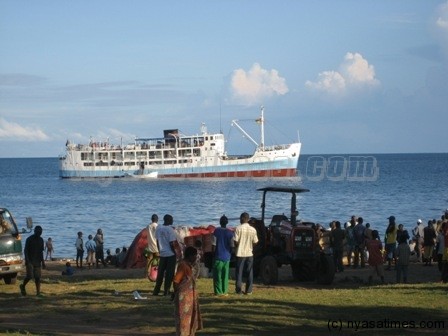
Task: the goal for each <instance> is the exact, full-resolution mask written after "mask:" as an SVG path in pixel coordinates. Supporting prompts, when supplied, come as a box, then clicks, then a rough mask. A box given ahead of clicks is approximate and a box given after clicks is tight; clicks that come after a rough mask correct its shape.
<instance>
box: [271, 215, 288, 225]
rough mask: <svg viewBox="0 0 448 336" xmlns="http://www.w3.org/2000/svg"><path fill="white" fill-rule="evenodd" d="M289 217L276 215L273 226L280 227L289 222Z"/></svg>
mask: <svg viewBox="0 0 448 336" xmlns="http://www.w3.org/2000/svg"><path fill="white" fill-rule="evenodd" d="M287 220H288V217H286V216H285V215H274V216H272V221H271V226H280V223H281V222H283V221H287Z"/></svg>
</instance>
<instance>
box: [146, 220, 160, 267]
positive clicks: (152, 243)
mask: <svg viewBox="0 0 448 336" xmlns="http://www.w3.org/2000/svg"><path fill="white" fill-rule="evenodd" d="M158 222H159V216H157V215H156V214H153V215H152V216H151V223H150V224H149V225H148V250H149V255H148V259H150V260H152V259H154V257H157V256H158V254H159V248H158V247H157V239H156V229H157V225H158ZM148 262H149V260H148Z"/></svg>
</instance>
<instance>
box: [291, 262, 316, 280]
mask: <svg viewBox="0 0 448 336" xmlns="http://www.w3.org/2000/svg"><path fill="white" fill-rule="evenodd" d="M291 270H292V277H293V278H294V280H296V281H313V280H315V271H314V270H315V265H314V262H312V261H295V262H293V263H292V264H291Z"/></svg>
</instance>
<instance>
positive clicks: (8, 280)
mask: <svg viewBox="0 0 448 336" xmlns="http://www.w3.org/2000/svg"><path fill="white" fill-rule="evenodd" d="M3 280H5V284H7V285H14V284H15V283H16V281H17V273H14V274H8V275H4V276H3Z"/></svg>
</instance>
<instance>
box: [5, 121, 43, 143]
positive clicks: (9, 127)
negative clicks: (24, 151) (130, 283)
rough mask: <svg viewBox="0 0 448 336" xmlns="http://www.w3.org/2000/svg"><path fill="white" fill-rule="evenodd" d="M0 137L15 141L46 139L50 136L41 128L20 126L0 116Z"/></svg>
mask: <svg viewBox="0 0 448 336" xmlns="http://www.w3.org/2000/svg"><path fill="white" fill-rule="evenodd" d="M0 139H8V140H16V141H47V140H50V137H49V136H48V135H46V134H45V133H44V132H43V131H42V130H41V129H39V128H35V127H34V128H33V127H25V126H21V125H19V124H17V123H14V122H9V121H6V120H5V119H3V118H0Z"/></svg>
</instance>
